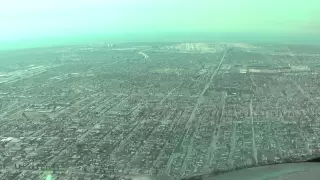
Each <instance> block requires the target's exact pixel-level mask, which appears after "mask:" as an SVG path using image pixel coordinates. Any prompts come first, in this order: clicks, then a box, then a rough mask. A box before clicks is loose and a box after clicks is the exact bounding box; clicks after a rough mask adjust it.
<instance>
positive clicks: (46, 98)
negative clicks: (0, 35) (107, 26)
mask: <svg viewBox="0 0 320 180" xmlns="http://www.w3.org/2000/svg"><path fill="white" fill-rule="evenodd" d="M319 50H320V47H316V46H308V45H274V44H250V45H249V44H239V43H224V44H204V43H183V44H179V43H170V44H164V43H144V44H143V43H140V44H134V43H126V44H99V45H87V46H70V47H56V48H43V49H27V50H19V51H18V50H17V51H8V52H1V53H0V63H1V64H0V179H6V180H10V179H21V180H27V179H30V180H31V179H32V180H33V179H38V178H39V177H43V179H44V178H45V177H46V176H52V177H53V178H54V179H55V180H57V179H72V180H75V179H94V180H97V179H134V177H135V176H138V175H139V174H143V175H149V176H157V175H159V176H160V175H169V176H170V177H174V178H182V177H188V176H192V175H197V174H203V173H208V172H212V171H220V170H228V169H236V168H241V167H248V166H254V165H263V164H270V163H281V162H286V161H299V160H306V159H307V158H310V157H314V156H320V142H319V141H320V139H319V135H320V109H319V108H320V106H319V105H320V90H319V87H320V81H319V79H320V75H319V72H320V63H319V60H320V54H318V53H319V52H320V51H319Z"/></svg>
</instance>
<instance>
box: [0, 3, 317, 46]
mask: <svg viewBox="0 0 320 180" xmlns="http://www.w3.org/2000/svg"><path fill="white" fill-rule="evenodd" d="M317 11H318V13H317ZM319 12H320V1H319V0H52V1H49V0H8V1H6V2H1V6H0V44H4V43H7V42H15V41H20V42H24V41H30V40H34V39H46V38H54V37H69V36H71V35H72V36H82V37H83V36H92V35H95V34H110V33H119V32H121V33H127V32H132V33H142V32H155V33H160V32H180V31H181V32H258V33H260V32H262V33H263V32H272V33H277V32H280V33H283V32H285V33H311V32H313V33H316V32H318V30H320V19H319V17H320V13H319ZM319 32H320V31H319Z"/></svg>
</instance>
